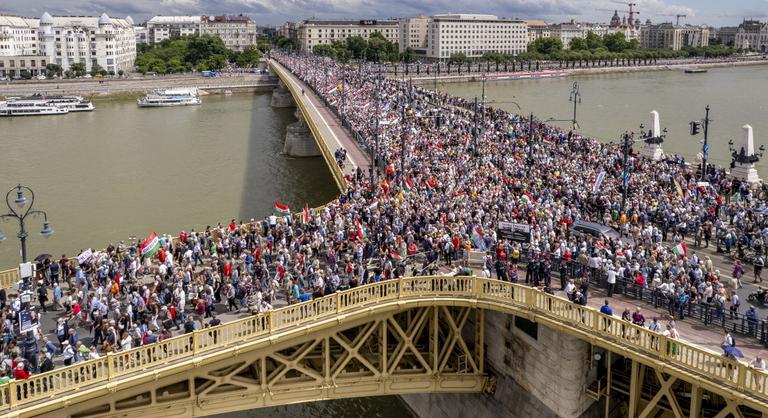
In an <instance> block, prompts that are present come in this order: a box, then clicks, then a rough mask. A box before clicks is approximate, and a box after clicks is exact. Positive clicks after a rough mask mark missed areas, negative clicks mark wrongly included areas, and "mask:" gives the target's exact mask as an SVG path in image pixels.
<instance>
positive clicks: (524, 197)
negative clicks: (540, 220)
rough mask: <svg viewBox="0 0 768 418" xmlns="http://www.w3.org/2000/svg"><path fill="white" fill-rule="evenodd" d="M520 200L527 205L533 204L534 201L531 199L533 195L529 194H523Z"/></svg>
mask: <svg viewBox="0 0 768 418" xmlns="http://www.w3.org/2000/svg"><path fill="white" fill-rule="evenodd" d="M520 200H522V201H523V202H525V204H526V205H530V204H531V202H533V199H532V198H531V195H529V194H528V193H523V195H522V196H520Z"/></svg>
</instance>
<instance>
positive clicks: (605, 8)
mask: <svg viewBox="0 0 768 418" xmlns="http://www.w3.org/2000/svg"><path fill="white" fill-rule="evenodd" d="M632 1H633V2H634V3H637V4H638V6H636V10H639V11H640V15H639V16H638V17H639V18H640V19H641V20H642V21H643V22H644V21H645V20H646V19H651V21H652V22H654V23H659V22H671V21H673V20H674V19H675V17H674V15H675V14H684V15H687V16H688V17H687V18H681V23H683V22H687V23H690V24H708V25H712V26H735V25H737V24H738V23H740V22H741V21H742V19H743V18H755V19H761V20H768V19H767V18H768V0H727V1H726V0H632ZM461 3H466V4H461ZM626 3H627V2H625V1H619V0H473V1H471V2H469V1H468V2H459V3H457V2H455V1H451V0H2V1H0V14H13V15H21V16H30V17H39V16H40V15H42V14H43V12H46V11H47V12H49V13H50V14H52V15H100V14H101V13H105V12H106V13H107V14H108V15H110V16H112V17H125V16H131V17H132V18H133V19H134V21H135V22H137V23H140V22H143V21H144V20H146V19H148V18H150V17H152V16H154V15H200V14H238V13H243V14H247V15H249V16H251V17H252V18H253V19H254V20H256V23H257V24H259V25H280V24H282V23H284V22H286V21H297V20H303V19H309V18H313V17H314V18H318V19H384V18H390V17H407V16H416V15H419V14H427V15H431V14H440V13H482V14H495V15H497V16H501V17H510V18H521V19H544V20H546V21H547V22H551V23H559V22H567V21H570V20H571V19H574V20H576V21H582V22H608V21H609V20H610V18H611V16H612V15H613V10H616V9H618V10H619V13H620V14H622V12H624V11H626V10H628V7H627V6H626Z"/></svg>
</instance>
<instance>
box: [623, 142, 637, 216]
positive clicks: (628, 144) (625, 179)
mask: <svg viewBox="0 0 768 418" xmlns="http://www.w3.org/2000/svg"><path fill="white" fill-rule="evenodd" d="M633 135H634V134H630V133H628V132H624V135H623V136H622V139H623V141H622V143H621V145H622V148H623V149H622V151H623V154H624V160H623V162H622V173H621V174H622V179H621V182H622V185H623V187H622V190H621V209H620V211H619V219H621V216H622V215H624V209H625V207H626V205H627V189H629V172H628V170H629V167H628V165H627V162H628V161H629V150H630V148H631V147H632V144H633V143H634V138H633V137H632V136H633Z"/></svg>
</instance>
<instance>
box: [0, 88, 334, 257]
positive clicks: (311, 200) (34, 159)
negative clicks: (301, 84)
mask: <svg viewBox="0 0 768 418" xmlns="http://www.w3.org/2000/svg"><path fill="white" fill-rule="evenodd" d="M270 99H271V95H270V94H269V93H257V94H245V93H244V94H235V95H232V96H221V95H211V96H205V97H204V98H203V104H202V105H201V106H191V107H179V108H156V109H140V108H138V107H137V106H136V102H135V101H134V100H133V99H119V100H101V101H97V102H96V103H95V105H96V110H95V111H94V112H90V113H71V114H67V115H63V116H45V117H27V118H0V147H1V148H0V149H2V154H0V155H2V156H1V157H0V191H2V192H3V193H4V192H5V191H6V190H8V189H10V188H11V187H13V186H14V185H16V184H17V183H22V184H24V185H27V186H29V187H30V188H32V189H33V190H34V191H35V198H36V201H35V207H36V208H37V209H41V210H44V211H46V212H47V213H48V216H49V219H50V221H51V226H52V228H53V229H54V230H55V231H56V233H55V234H54V235H53V236H52V237H51V238H48V239H44V238H42V237H41V236H40V235H39V234H38V232H39V231H40V229H41V227H42V219H35V218H28V219H27V221H26V224H27V229H28V230H29V231H30V238H29V239H28V240H27V248H28V256H29V258H34V257H35V256H36V255H38V254H40V253H41V252H46V253H50V254H53V255H55V256H60V255H61V254H64V253H66V254H67V255H68V256H73V255H77V254H76V253H77V252H78V251H79V250H80V249H82V248H87V247H93V248H99V249H100V248H104V247H105V246H106V244H108V243H110V242H112V243H117V242H119V241H120V240H127V239H128V237H130V236H136V237H139V238H144V237H146V236H148V235H149V234H150V233H152V231H157V233H158V234H162V233H170V234H177V233H178V232H179V231H181V230H182V229H187V230H188V229H189V228H191V227H196V228H204V227H205V226H206V225H210V224H211V223H214V224H215V222H219V221H221V222H227V223H228V222H229V220H230V219H232V218H235V219H237V220H240V219H245V220H248V219H250V218H252V217H253V218H261V217H264V216H266V215H268V214H270V213H271V212H272V209H273V205H274V201H275V200H277V201H280V202H282V203H285V204H288V205H290V206H291V207H293V208H295V209H298V208H301V207H303V206H304V203H305V202H306V203H308V204H309V205H310V206H317V205H320V204H324V203H326V202H327V201H329V200H330V199H332V198H333V197H334V196H335V195H336V194H337V189H336V187H335V184H334V182H333V179H332V177H331V175H330V173H329V171H328V169H327V167H326V165H325V162H324V161H323V160H322V159H321V158H310V159H293V158H288V157H285V156H283V155H281V154H280V153H281V151H282V147H283V138H284V137H285V127H286V125H287V124H290V123H291V122H293V121H295V118H294V116H293V111H294V109H273V108H272V107H270ZM14 197H15V195H14ZM12 199H13V197H12ZM0 205H2V207H3V208H4V209H5V204H4V203H2V202H0ZM2 213H5V212H2ZM0 231H2V232H3V233H4V234H5V235H6V236H7V237H8V239H7V240H6V241H4V242H2V243H0V270H3V269H6V268H11V267H12V266H13V265H14V263H18V260H19V243H18V240H17V239H16V237H15V235H16V233H17V231H18V226H17V224H16V223H15V221H14V222H13V223H12V222H11V221H6V222H0Z"/></svg>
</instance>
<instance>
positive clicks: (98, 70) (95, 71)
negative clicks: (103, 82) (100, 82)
mask: <svg viewBox="0 0 768 418" xmlns="http://www.w3.org/2000/svg"><path fill="white" fill-rule="evenodd" d="M97 75H100V76H102V77H103V76H105V75H107V70H105V69H104V67H102V66H101V65H99V64H93V65H92V66H91V76H93V77H96V76H97Z"/></svg>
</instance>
